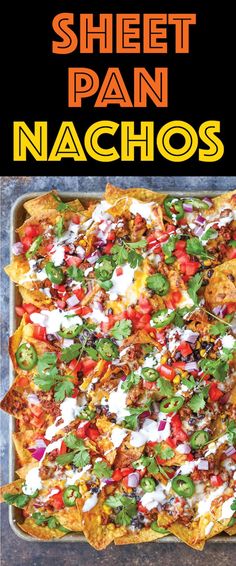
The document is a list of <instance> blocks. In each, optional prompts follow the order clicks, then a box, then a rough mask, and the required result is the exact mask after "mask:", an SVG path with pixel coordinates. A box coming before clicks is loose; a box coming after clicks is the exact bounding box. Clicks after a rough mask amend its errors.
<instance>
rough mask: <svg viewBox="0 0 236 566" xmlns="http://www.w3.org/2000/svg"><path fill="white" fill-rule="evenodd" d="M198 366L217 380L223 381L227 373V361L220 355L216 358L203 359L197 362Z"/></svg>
mask: <svg viewBox="0 0 236 566" xmlns="http://www.w3.org/2000/svg"><path fill="white" fill-rule="evenodd" d="M199 365H200V368H201V369H202V370H203V371H204V373H209V374H210V375H213V377H214V378H215V379H216V380H217V381H221V382H223V381H225V379H226V376H227V373H228V363H227V361H226V360H223V359H222V357H221V358H218V359H216V360H209V359H204V360H201V361H200V362H199Z"/></svg>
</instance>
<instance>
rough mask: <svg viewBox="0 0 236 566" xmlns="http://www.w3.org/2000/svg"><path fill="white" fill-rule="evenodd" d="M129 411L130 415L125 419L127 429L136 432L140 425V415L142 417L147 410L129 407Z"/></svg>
mask: <svg viewBox="0 0 236 566" xmlns="http://www.w3.org/2000/svg"><path fill="white" fill-rule="evenodd" d="M124 383H125V382H124ZM128 410H129V415H127V416H126V417H125V419H124V420H125V426H126V427H127V428H130V429H131V430H135V429H136V428H137V425H138V417H139V415H141V414H142V413H143V412H144V411H145V408H144V407H129V408H128Z"/></svg>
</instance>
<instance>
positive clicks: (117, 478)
mask: <svg viewBox="0 0 236 566" xmlns="http://www.w3.org/2000/svg"><path fill="white" fill-rule="evenodd" d="M112 479H113V480H114V481H120V480H121V479H122V473H121V471H120V470H115V471H114V472H113V474H112Z"/></svg>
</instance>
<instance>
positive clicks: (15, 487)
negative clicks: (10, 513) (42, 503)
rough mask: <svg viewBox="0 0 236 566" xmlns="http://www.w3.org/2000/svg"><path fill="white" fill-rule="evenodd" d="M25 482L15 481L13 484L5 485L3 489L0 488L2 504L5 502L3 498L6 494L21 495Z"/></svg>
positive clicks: (0, 501)
mask: <svg viewBox="0 0 236 566" xmlns="http://www.w3.org/2000/svg"><path fill="white" fill-rule="evenodd" d="M22 485H23V482H22V480H21V479H20V480H15V481H13V482H12V483H7V484H6V485H3V486H2V487H0V503H2V502H4V498H3V496H4V495H5V493H11V494H13V493H21V488H22Z"/></svg>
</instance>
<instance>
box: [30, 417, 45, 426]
mask: <svg viewBox="0 0 236 566" xmlns="http://www.w3.org/2000/svg"><path fill="white" fill-rule="evenodd" d="M30 424H31V425H32V426H33V427H35V428H41V427H42V426H43V424H44V415H41V416H40V417H32V418H31V419H30Z"/></svg>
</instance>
